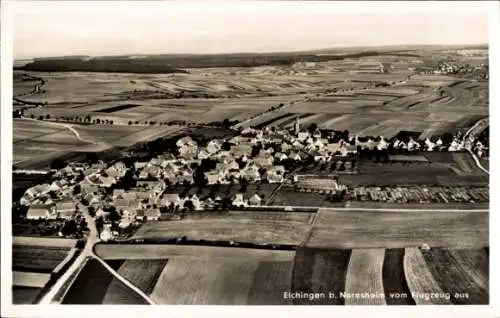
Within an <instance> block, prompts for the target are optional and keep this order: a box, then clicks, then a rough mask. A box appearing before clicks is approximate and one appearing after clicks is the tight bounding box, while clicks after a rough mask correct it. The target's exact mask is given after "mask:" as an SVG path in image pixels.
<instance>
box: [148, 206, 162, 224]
mask: <svg viewBox="0 0 500 318" xmlns="http://www.w3.org/2000/svg"><path fill="white" fill-rule="evenodd" d="M145 216H146V219H147V220H148V221H158V220H159V219H160V217H161V212H160V210H159V209H149V210H146V213H145Z"/></svg>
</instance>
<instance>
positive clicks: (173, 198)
mask: <svg viewBox="0 0 500 318" xmlns="http://www.w3.org/2000/svg"><path fill="white" fill-rule="evenodd" d="M160 204H162V205H164V206H170V205H171V204H174V206H176V207H178V206H180V205H181V204H182V201H181V198H180V197H179V195H178V194H177V193H169V194H165V195H164V196H163V197H162V198H161V200H160Z"/></svg>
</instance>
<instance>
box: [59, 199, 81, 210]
mask: <svg viewBox="0 0 500 318" xmlns="http://www.w3.org/2000/svg"><path fill="white" fill-rule="evenodd" d="M75 211H76V205H75V202H73V201H72V200H63V201H58V202H56V212H57V213H61V212H75Z"/></svg>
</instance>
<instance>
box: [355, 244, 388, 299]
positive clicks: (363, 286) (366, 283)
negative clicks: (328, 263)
mask: <svg viewBox="0 0 500 318" xmlns="http://www.w3.org/2000/svg"><path fill="white" fill-rule="evenodd" d="M383 262H384V249H367V250H364V249H357V250H353V251H352V253H351V257H350V260H349V266H348V270H347V273H346V286H345V291H346V292H347V293H363V292H370V293H377V294H383V293H384V286H383V282H382V265H383ZM345 304H346V305H385V299H384V298H381V297H379V298H373V299H356V298H355V299H350V298H349V299H346V302H345Z"/></svg>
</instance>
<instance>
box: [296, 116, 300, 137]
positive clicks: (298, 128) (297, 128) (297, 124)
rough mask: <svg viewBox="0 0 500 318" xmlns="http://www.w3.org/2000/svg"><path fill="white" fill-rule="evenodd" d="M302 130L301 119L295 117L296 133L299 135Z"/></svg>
mask: <svg viewBox="0 0 500 318" xmlns="http://www.w3.org/2000/svg"><path fill="white" fill-rule="evenodd" d="M299 132H300V119H299V117H298V116H297V117H295V135H296V136H298V135H299Z"/></svg>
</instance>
